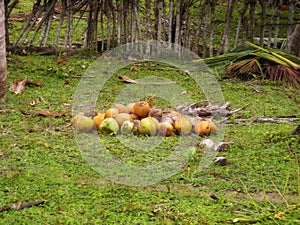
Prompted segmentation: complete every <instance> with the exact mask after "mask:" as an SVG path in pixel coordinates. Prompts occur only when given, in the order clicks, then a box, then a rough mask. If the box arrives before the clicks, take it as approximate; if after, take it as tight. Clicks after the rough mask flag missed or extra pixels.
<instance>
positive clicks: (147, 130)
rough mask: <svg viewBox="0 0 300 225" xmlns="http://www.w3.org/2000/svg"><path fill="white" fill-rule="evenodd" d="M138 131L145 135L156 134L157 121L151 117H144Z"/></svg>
mask: <svg viewBox="0 0 300 225" xmlns="http://www.w3.org/2000/svg"><path fill="white" fill-rule="evenodd" d="M138 132H139V133H140V134H143V135H149V136H153V135H155V134H156V126H155V122H154V121H153V120H152V119H151V118H149V117H146V118H144V119H142V120H141V123H140V125H139V127H138Z"/></svg>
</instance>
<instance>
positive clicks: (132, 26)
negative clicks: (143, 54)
mask: <svg viewBox="0 0 300 225" xmlns="http://www.w3.org/2000/svg"><path fill="white" fill-rule="evenodd" d="M134 5H135V0H132V2H131V7H130V9H131V20H130V23H131V27H130V31H131V32H130V33H131V34H130V37H131V42H134V24H135V23H134Z"/></svg>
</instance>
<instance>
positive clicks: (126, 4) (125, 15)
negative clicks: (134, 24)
mask: <svg viewBox="0 0 300 225" xmlns="http://www.w3.org/2000/svg"><path fill="white" fill-rule="evenodd" d="M128 7H129V2H128V1H124V3H123V30H124V39H125V40H124V41H125V43H126V44H127V43H128V26H127V22H128Z"/></svg>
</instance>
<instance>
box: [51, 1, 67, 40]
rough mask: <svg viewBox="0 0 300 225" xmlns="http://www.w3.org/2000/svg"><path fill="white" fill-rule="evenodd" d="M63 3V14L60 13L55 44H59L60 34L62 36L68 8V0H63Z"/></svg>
mask: <svg viewBox="0 0 300 225" xmlns="http://www.w3.org/2000/svg"><path fill="white" fill-rule="evenodd" d="M61 3H62V9H61V14H60V20H59V25H58V27H57V30H56V35H55V38H54V41H53V44H54V45H57V44H58V39H59V36H60V32H61V28H62V26H63V24H64V20H65V15H66V10H67V0H62V1H61Z"/></svg>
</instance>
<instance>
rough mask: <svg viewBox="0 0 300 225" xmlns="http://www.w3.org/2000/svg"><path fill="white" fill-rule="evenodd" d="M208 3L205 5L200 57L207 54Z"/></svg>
mask: <svg viewBox="0 0 300 225" xmlns="http://www.w3.org/2000/svg"><path fill="white" fill-rule="evenodd" d="M209 8H210V7H209V4H206V5H205V11H206V13H205V21H204V28H203V51H202V57H203V58H205V57H206V54H207V28H208V21H209V13H208V11H209Z"/></svg>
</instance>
